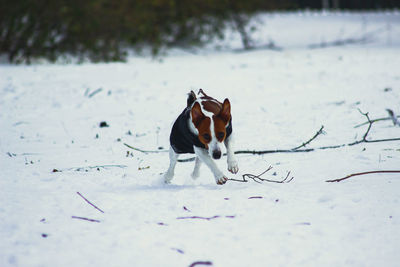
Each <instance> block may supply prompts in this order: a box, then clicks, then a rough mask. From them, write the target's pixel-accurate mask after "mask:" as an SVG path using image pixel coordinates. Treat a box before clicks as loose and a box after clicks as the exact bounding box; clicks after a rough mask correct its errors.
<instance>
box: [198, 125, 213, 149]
mask: <svg viewBox="0 0 400 267" xmlns="http://www.w3.org/2000/svg"><path fill="white" fill-rule="evenodd" d="M210 124H211V119H210V118H209V117H204V119H203V120H202V121H201V122H200V123H199V125H198V126H196V129H197V130H198V131H199V140H200V142H202V143H203V144H204V145H205V146H206V149H208V143H210V141H211V132H210Z"/></svg>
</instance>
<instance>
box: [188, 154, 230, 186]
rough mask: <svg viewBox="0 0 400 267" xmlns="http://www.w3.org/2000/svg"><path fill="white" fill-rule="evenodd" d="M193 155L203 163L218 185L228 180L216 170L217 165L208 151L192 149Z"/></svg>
mask: <svg viewBox="0 0 400 267" xmlns="http://www.w3.org/2000/svg"><path fill="white" fill-rule="evenodd" d="M194 153H195V154H196V156H197V157H199V159H200V160H201V161H202V162H204V163H205V164H206V165H207V166H208V167H209V168H210V170H211V172H212V173H213V174H214V177H215V182H216V183H217V184H219V185H222V184H224V183H226V181H227V180H228V178H227V177H226V176H225V175H224V174H223V173H222V172H221V171H220V170H219V169H218V166H217V164H215V162H214V160H213V159H212V158H211V156H210V154H208V151H207V150H206V149H204V148H200V147H196V146H195V147H194Z"/></svg>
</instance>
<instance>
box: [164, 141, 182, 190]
mask: <svg viewBox="0 0 400 267" xmlns="http://www.w3.org/2000/svg"><path fill="white" fill-rule="evenodd" d="M178 157H179V154H177V153H175V151H174V149H173V148H172V147H170V148H169V168H168V170H167V172H166V173H165V174H164V182H165V183H166V184H169V183H171V180H172V178H174V173H175V165H176V162H177V161H178Z"/></svg>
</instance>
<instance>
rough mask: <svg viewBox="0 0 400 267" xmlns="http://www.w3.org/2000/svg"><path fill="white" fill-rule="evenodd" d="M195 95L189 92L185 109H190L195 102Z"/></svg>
mask: <svg viewBox="0 0 400 267" xmlns="http://www.w3.org/2000/svg"><path fill="white" fill-rule="evenodd" d="M196 99H197V98H196V94H195V93H194V92H193V90H192V91H190V93H189V94H188V98H187V107H188V108H190V107H191V106H192V105H193V103H194V101H196Z"/></svg>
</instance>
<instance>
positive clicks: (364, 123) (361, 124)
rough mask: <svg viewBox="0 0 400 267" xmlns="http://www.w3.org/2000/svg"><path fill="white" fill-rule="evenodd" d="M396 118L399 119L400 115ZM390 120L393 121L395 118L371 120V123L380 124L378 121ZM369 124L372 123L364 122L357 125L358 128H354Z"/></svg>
mask: <svg viewBox="0 0 400 267" xmlns="http://www.w3.org/2000/svg"><path fill="white" fill-rule="evenodd" d="M396 117H397V118H400V115H398V116H396ZM389 120H393V118H391V117H386V118H378V119H374V120H371V122H378V121H389ZM368 123H370V122H368V121H366V122H363V123H360V124H357V125H356V126H354V128H358V127H361V126H364V125H367V124H368Z"/></svg>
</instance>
